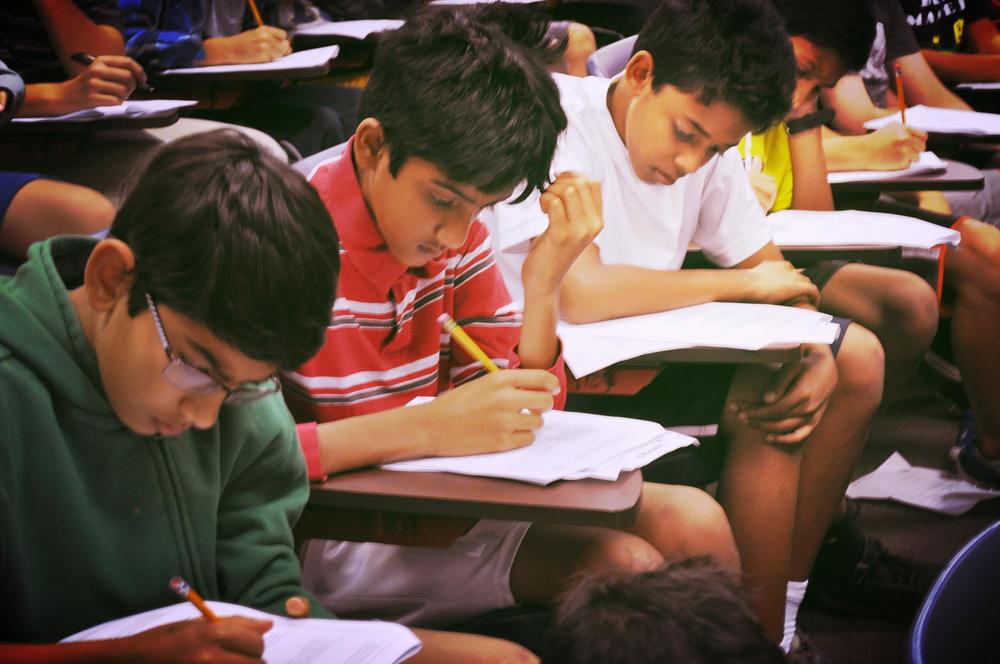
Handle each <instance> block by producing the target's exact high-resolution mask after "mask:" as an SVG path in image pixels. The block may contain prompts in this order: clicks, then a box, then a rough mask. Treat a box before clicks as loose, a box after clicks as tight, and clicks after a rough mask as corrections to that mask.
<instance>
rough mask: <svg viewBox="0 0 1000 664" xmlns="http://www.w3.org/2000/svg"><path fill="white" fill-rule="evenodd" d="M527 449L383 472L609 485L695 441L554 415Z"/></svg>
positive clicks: (608, 420)
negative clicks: (591, 481) (590, 480)
mask: <svg viewBox="0 0 1000 664" xmlns="http://www.w3.org/2000/svg"><path fill="white" fill-rule="evenodd" d="M543 419H544V424H543V425H542V427H541V428H540V429H538V430H537V431H535V441H534V442H533V443H531V444H530V445H527V446H525V447H521V448H518V449H516V450H510V451H507V452H496V453H493V454H474V455H470V456H461V457H431V458H426V459H414V460H412V461H402V462H398V463H390V464H385V465H383V466H382V468H384V469H386V470H401V471H410V472H445V473H457V474H461V475H475V476H480V477H498V478H503V479H512V480H518V481H521V482H529V483H531V484H539V485H542V486H544V485H546V484H551V483H552V482H556V481H558V480H564V479H584V478H594V479H603V480H609V481H613V480H616V479H618V476H619V474H620V473H621V472H623V471H628V470H635V469H636V468H639V467H641V466H643V465H645V464H647V463H649V462H650V461H652V460H654V459H657V458H659V457H661V456H663V455H664V454H667V453H668V452H672V451H674V450H676V449H679V448H681V447H686V446H687V445H692V444H696V443H697V441H696V440H695V439H694V438H691V437H690V436H685V435H683V434H679V433H676V432H673V431H667V430H665V429H664V428H663V427H662V426H661V425H659V424H657V423H656V422H649V421H646V420H635V419H631V418H626V417H607V416H604V415H593V414H590V413H573V412H565V411H559V410H552V411H549V412H547V413H545V415H544V416H543Z"/></svg>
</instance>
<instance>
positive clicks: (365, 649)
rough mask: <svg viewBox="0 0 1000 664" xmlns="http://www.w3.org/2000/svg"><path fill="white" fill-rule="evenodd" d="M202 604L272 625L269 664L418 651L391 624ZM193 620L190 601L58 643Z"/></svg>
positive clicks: (414, 641)
mask: <svg viewBox="0 0 1000 664" xmlns="http://www.w3.org/2000/svg"><path fill="white" fill-rule="evenodd" d="M164 585H166V583H164ZM207 604H208V605H209V606H210V607H211V608H212V611H213V612H215V614H216V615H217V616H245V617H247V618H256V619H259V620H270V621H271V622H273V623H274V625H273V627H271V629H270V630H268V631H267V633H266V634H264V658H265V659H266V660H267V662H268V664H310V663H311V662H315V663H316V664H396V662H402V661H403V660H405V659H407V658H409V657H411V656H413V655H414V654H415V653H416V652H417V651H418V650H420V640H419V639H418V638H417V637H416V635H414V634H413V632H411V631H410V630H408V629H407V628H406V627H403V626H402V625H397V624H395V623H387V622H378V621H375V620H323V619H319V618H298V619H295V618H283V617H281V616H275V615H271V614H270V613H264V612H263V611H257V610H256V609H250V608H247V607H245V606H239V605H237V604H228V603H226V602H207ZM196 618H198V619H200V618H201V614H200V613H199V612H198V609H196V608H195V607H194V605H192V604H191V603H190V602H184V603H182V604H174V605H172V606H165V607H163V608H160V609H153V610H152V611H146V612H145V613H139V614H136V615H134V616H128V617H125V618H119V619H118V620H112V621H110V622H106V623H103V624H101V625H97V626H96V627H91V628H90V629H87V630H84V631H82V632H78V633H76V634H74V635H73V636H69V637H67V638H65V639H63V641H64V642H69V641H96V640H100V639H118V638H121V637H124V636H131V635H133V634H138V633H139V632H143V631H145V630H147V629H152V628H153V627H158V626H160V625H166V624H168V623H172V622H177V621H179V620H192V619H196Z"/></svg>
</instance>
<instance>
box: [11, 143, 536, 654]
mask: <svg viewBox="0 0 1000 664" xmlns="http://www.w3.org/2000/svg"><path fill="white" fill-rule="evenodd" d="M291 260H294V263H295V268H294V269H290V268H289V262H290V261H291ZM338 267H339V265H338V239H337V236H336V232H335V231H334V227H333V224H332V223H331V222H330V217H329V215H328V214H327V212H326V210H325V208H324V206H323V203H322V202H321V201H320V199H319V197H318V195H317V194H316V193H315V192H314V191H313V189H312V188H311V187H309V185H308V184H307V183H306V182H305V180H304V179H302V178H301V177H300V176H299V175H297V174H296V173H294V171H292V170H291V169H290V168H289V167H288V166H286V165H284V164H281V163H279V162H278V161H277V160H275V159H274V158H273V157H270V156H267V155H264V154H262V153H261V151H260V150H259V149H258V148H256V147H255V146H254V145H253V144H252V143H250V142H249V141H248V140H247V139H245V138H242V137H241V136H239V135H238V134H236V133H234V132H225V131H223V132H213V133H209V134H201V135H198V136H192V137H190V138H186V139H182V140H178V141H176V142H174V143H172V144H171V145H169V146H168V147H166V148H165V149H163V150H162V152H160V153H159V154H158V156H157V157H155V158H154V160H153V161H152V163H151V165H150V167H149V169H148V171H147V172H146V174H145V175H143V177H142V178H141V179H140V180H139V182H138V184H137V186H136V188H135V190H134V191H133V192H132V193H131V195H130V196H129V197H128V198H127V199H126V201H125V202H124V204H123V206H122V208H121V209H120V211H119V212H118V214H117V216H116V218H115V221H114V224H113V226H112V228H111V235H110V237H109V239H106V240H102V241H97V240H95V239H92V238H89V237H82V236H64V237H59V238H55V239H52V240H48V241H46V242H43V243H38V244H35V245H34V246H32V248H31V250H30V251H29V260H28V262H27V263H25V265H24V266H22V267H21V269H20V270H19V271H18V272H17V274H16V275H15V276H14V277H12V278H4V279H2V280H0V598H2V599H0V661H3V662H7V663H11V662H14V663H17V662H27V661H33V662H34V661H43V660H44V661H58V662H103V661H116V662H117V661H128V662H136V661H142V662H146V661H171V662H187V661H211V662H260V661H261V659H260V657H261V653H262V652H263V640H262V635H263V634H264V633H265V632H266V631H267V630H268V628H269V626H270V623H268V622H267V621H259V620H250V619H245V618H227V619H223V620H221V621H219V622H209V621H206V620H193V621H187V622H182V623H176V624H173V625H166V626H164V627H160V628H156V629H151V630H148V631H146V632H143V633H141V634H138V635H136V636H134V637H128V638H122V639H115V640H111V641H93V642H84V643H69V644H51V643H47V642H52V641H55V640H58V639H61V638H64V637H66V636H67V635H70V634H72V633H74V632H77V631H79V630H81V629H84V628H86V627H90V626H92V625H95V624H97V623H101V622H104V621H107V620H111V619H114V618H119V617H122V616H125V615H129V614H134V613H138V612H141V611H145V610H148V609H151V608H155V607H159V606H164V605H167V604H172V603H175V602H177V601H178V599H177V597H176V596H174V595H172V593H171V591H170V590H169V588H168V585H167V584H168V580H169V579H170V578H171V577H172V576H174V575H180V576H182V577H184V578H185V579H187V580H188V581H190V582H191V583H192V585H193V586H194V587H195V588H197V589H198V590H199V591H200V592H201V593H202V594H203V595H204V596H206V597H207V598H209V599H220V600H225V601H229V602H234V603H238V604H243V605H246V606H251V607H256V608H259V609H264V610H268V611H271V612H274V613H278V614H283V613H288V614H290V615H297V616H301V615H305V614H308V613H309V611H310V606H309V605H310V601H309V600H308V599H307V598H306V597H304V592H303V591H302V589H301V587H300V584H299V564H298V560H297V558H296V556H295V553H294V551H293V549H292V534H291V524H292V523H293V522H294V520H295V519H296V518H297V517H298V514H299V512H300V511H301V509H302V506H303V504H304V503H305V500H306V497H307V495H308V485H307V481H306V472H305V466H304V463H303V461H302V458H301V453H300V451H299V445H298V442H297V440H296V437H295V430H294V427H293V424H292V420H291V417H290V415H289V414H288V411H287V410H286V408H285V406H284V403H283V401H282V399H281V395H280V394H277V392H278V389H279V383H278V380H277V378H276V376H275V372H276V371H277V369H278V368H279V367H285V368H288V367H295V366H298V365H299V364H301V363H302V362H304V361H305V360H307V359H308V358H309V357H310V356H311V355H312V354H313V353H314V352H315V350H316V349H317V348H319V346H320V345H321V344H322V342H323V335H324V330H325V328H326V325H327V323H328V321H329V312H330V308H331V306H332V303H333V299H334V289H335V286H336V282H337V273H338ZM315 611H316V613H320V614H323V615H328V614H325V612H324V611H323V609H322V608H319V607H317V608H316V609H315ZM420 636H421V638H422V639H423V641H424V651H423V652H422V653H421V654H420V656H418V659H419V658H421V657H426V658H428V659H431V660H433V661H484V660H479V659H478V657H473V655H472V654H473V653H474V654H476V655H478V656H486V655H487V654H489V653H494V654H496V653H499V654H501V655H506V656H508V657H509V660H510V661H512V660H513V659H516V658H517V657H520V656H521V655H523V654H524V651H523V650H521V649H519V648H518V647H516V646H513V645H512V644H506V643H505V642H501V641H497V640H490V639H485V638H481V637H472V636H468V637H465V636H454V637H452V636H448V637H445V636H444V635H441V634H428V633H426V632H425V633H423V634H421V635H420ZM439 639H440V640H439ZM462 648H465V649H466V651H465V653H464V655H462V654H459V651H460V650H461V649H462ZM447 655H450V656H451V657H454V658H456V659H449V657H448V656H447ZM512 655H513V656H512ZM522 660H523V658H522ZM414 661H417V660H416V659H415V660H414ZM491 661H493V660H491Z"/></svg>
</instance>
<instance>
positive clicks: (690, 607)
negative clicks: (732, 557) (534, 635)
mask: <svg viewBox="0 0 1000 664" xmlns="http://www.w3.org/2000/svg"><path fill="white" fill-rule="evenodd" d="M545 661H546V662H553V664H591V663H592V664H615V663H618V662H620V663H621V664H642V663H643V662H649V663H650V664H654V663H655V664H663V663H664V662H683V663H684V664H730V663H731V664H737V663H739V664H745V663H747V662H750V663H754V664H770V663H778V662H785V661H787V660H786V659H785V656H784V654H783V653H782V652H781V649H780V648H779V647H778V645H777V644H776V643H774V642H772V641H771V640H770V639H768V637H767V635H766V634H765V633H764V630H763V628H762V627H761V626H760V623H758V622H757V619H756V618H755V617H754V615H753V612H752V611H751V609H750V606H749V604H748V603H747V601H746V599H745V597H744V594H743V590H742V588H741V587H740V584H739V579H738V578H737V577H736V575H735V574H733V572H731V571H729V570H725V569H722V568H720V567H718V566H717V565H715V564H713V563H711V562H710V561H709V560H708V559H707V558H693V559H689V560H685V561H682V562H678V563H673V564H667V565H665V566H663V567H661V568H659V569H656V570H652V571H647V572H638V573H637V572H621V571H616V572H608V573H605V574H594V575H588V576H584V577H582V578H580V579H579V580H578V581H577V582H576V583H575V584H574V585H573V586H571V587H570V589H569V590H568V591H567V592H566V593H565V594H564V596H563V597H562V598H561V601H560V603H559V606H558V608H557V611H556V616H555V621H554V624H553V627H552V629H551V631H550V634H549V650H548V652H547V656H546V658H545Z"/></svg>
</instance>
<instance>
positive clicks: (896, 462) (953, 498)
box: [847, 452, 1000, 516]
mask: <svg viewBox="0 0 1000 664" xmlns="http://www.w3.org/2000/svg"><path fill="white" fill-rule="evenodd" d="M847 496H848V498H857V499H869V500H894V501H896V502H899V503H903V504H904V505H912V506H913V507H922V508H923V509H927V510H930V511H932V512H941V513H942V514H951V515H953V516H957V515H959V514H964V513H965V512H968V511H969V510H970V509H972V508H973V507H975V505H976V503H978V502H980V501H982V500H986V499H988V498H996V497H997V496H1000V491H998V490H997V489H985V488H982V487H978V486H976V485H975V484H972V483H971V482H969V481H968V480H966V479H965V478H963V477H960V476H959V475H957V474H955V473H949V472H945V471H943V470H937V469H935V468H919V467H916V466H911V465H910V463H909V462H908V461H907V460H906V459H904V458H903V456H902V455H901V454H900V453H899V452H893V454H892V456H890V457H889V458H888V459H886V461H885V463H883V464H882V465H881V466H879V467H878V469H877V470H874V471H872V472H871V473H868V474H867V475H865V476H864V477H860V478H858V479H856V480H854V481H853V482H851V485H850V486H849V487H847Z"/></svg>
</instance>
